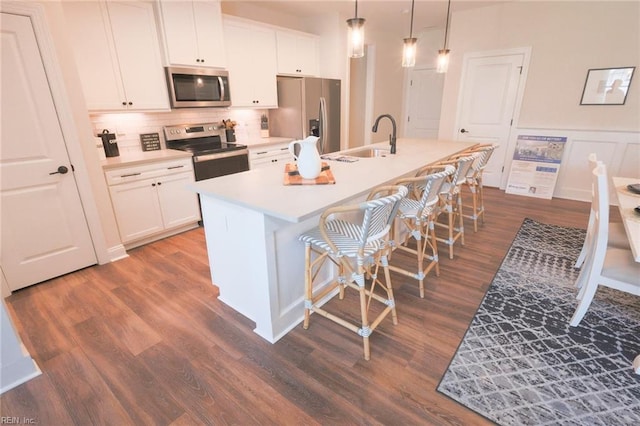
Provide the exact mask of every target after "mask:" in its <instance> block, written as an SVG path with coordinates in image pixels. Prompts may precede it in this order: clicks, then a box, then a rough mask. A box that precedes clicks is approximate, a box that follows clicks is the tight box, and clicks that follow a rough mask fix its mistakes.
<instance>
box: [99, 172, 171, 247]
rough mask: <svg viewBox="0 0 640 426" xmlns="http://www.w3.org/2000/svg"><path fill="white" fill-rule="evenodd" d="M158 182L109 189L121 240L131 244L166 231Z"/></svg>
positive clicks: (132, 183)
mask: <svg viewBox="0 0 640 426" xmlns="http://www.w3.org/2000/svg"><path fill="white" fill-rule="evenodd" d="M156 188H157V185H156V181H155V180H153V179H146V180H141V181H137V182H130V183H123V184H121V185H114V186H111V187H109V192H110V193H111V202H112V203H113V210H114V212H115V214H116V220H117V222H118V229H119V230H120V238H121V239H122V242H123V243H128V242H130V241H134V240H137V239H140V238H143V237H147V236H149V235H152V234H155V233H157V232H160V231H162V230H163V229H164V226H163V223H162V214H161V212H160V203H159V201H158V191H157V189H156Z"/></svg>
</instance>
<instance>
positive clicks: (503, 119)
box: [457, 53, 524, 187]
mask: <svg viewBox="0 0 640 426" xmlns="http://www.w3.org/2000/svg"><path fill="white" fill-rule="evenodd" d="M523 63H524V54H523V53H521V54H520V53H519V54H513V55H496V56H485V57H470V58H466V61H465V70H464V71H463V77H462V89H461V102H460V103H459V111H458V133H457V134H458V138H457V139H458V140H461V141H474V142H480V143H495V144H498V145H499V147H498V148H497V149H496V150H495V151H494V153H493V156H492V157H491V160H490V161H489V164H487V167H486V169H485V171H484V174H483V183H484V185H487V186H497V187H500V186H501V185H502V181H503V176H506V173H505V170H504V169H505V167H504V165H505V162H506V159H507V155H509V154H511V153H510V152H508V151H509V150H508V149H507V147H508V143H509V135H510V132H511V124H512V120H513V118H514V109H515V106H516V100H517V98H518V90H519V88H520V84H522V85H523V87H524V82H522V83H521V76H522V67H523ZM507 172H508V171H507Z"/></svg>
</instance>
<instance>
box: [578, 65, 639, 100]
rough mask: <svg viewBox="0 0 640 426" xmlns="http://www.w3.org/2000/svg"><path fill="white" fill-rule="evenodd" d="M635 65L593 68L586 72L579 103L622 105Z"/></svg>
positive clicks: (625, 98)
mask: <svg viewBox="0 0 640 426" xmlns="http://www.w3.org/2000/svg"><path fill="white" fill-rule="evenodd" d="M635 69H636V67H624V68H594V69H590V70H589V71H588V72H587V80H586V81H585V82H584V89H583V90H582V99H581V100H580V105H624V103H625V101H626V100H627V93H628V91H629V86H630V85H631V78H632V77H633V72H634V71H635Z"/></svg>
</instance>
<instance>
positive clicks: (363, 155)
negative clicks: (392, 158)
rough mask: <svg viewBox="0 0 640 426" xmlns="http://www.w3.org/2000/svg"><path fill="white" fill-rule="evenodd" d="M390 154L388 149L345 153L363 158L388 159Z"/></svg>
mask: <svg viewBox="0 0 640 426" xmlns="http://www.w3.org/2000/svg"><path fill="white" fill-rule="evenodd" d="M390 154H391V153H390V151H389V150H388V149H383V148H363V149H359V150H357V151H352V152H345V155H349V156H351V157H361V158H372V157H386V156H388V155H390Z"/></svg>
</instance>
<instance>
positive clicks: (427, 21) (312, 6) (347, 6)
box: [223, 0, 513, 37]
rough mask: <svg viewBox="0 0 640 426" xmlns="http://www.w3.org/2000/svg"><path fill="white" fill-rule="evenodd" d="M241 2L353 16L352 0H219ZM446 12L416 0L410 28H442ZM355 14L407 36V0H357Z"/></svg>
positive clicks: (469, 2)
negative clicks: (356, 12)
mask: <svg viewBox="0 0 640 426" xmlns="http://www.w3.org/2000/svg"><path fill="white" fill-rule="evenodd" d="M506 1H513V0H496V1H487V0H452V1H451V11H452V12H453V11H460V10H465V9H472V8H478V7H485V6H489V5H492V4H496V3H504V2H506ZM232 2H242V3H244V4H245V5H254V6H256V7H262V8H266V9H270V10H276V11H279V12H281V13H284V14H287V15H291V16H292V17H300V18H310V17H313V16H318V15H324V14H334V15H335V14H336V13H337V14H338V16H341V17H342V18H343V19H345V20H346V19H348V18H352V17H354V16H355V3H356V2H355V1H354V0H348V1H347V0H342V1H335V0H315V1H309V0H281V1H272V0H252V1H248V0H223V3H232ZM446 16H447V1H446V0H416V1H415V6H414V24H413V29H414V32H419V31H420V30H423V29H428V28H443V27H444V23H445V20H446ZM358 17H359V18H365V19H366V26H367V28H368V30H367V31H370V30H374V31H384V32H388V33H390V34H394V35H397V36H399V37H408V36H409V34H408V33H409V25H410V21H411V0H359V1H358Z"/></svg>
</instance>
